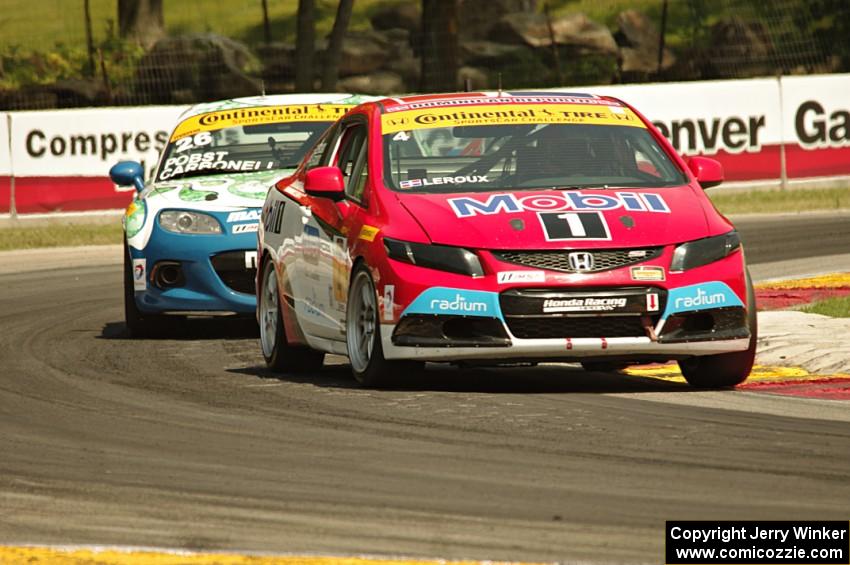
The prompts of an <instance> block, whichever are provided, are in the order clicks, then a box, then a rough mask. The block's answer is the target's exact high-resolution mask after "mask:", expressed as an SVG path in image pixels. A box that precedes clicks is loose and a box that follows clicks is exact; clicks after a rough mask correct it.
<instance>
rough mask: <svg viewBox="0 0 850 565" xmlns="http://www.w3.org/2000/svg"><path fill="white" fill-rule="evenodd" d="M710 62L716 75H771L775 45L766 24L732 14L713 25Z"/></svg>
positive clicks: (709, 50) (721, 76)
mask: <svg viewBox="0 0 850 565" xmlns="http://www.w3.org/2000/svg"><path fill="white" fill-rule="evenodd" d="M710 35H711V47H710V48H709V49H707V50H706V56H707V57H708V62H709V64H710V66H711V67H712V69H713V73H714V76H715V77H717V78H738V77H741V76H756V75H766V74H772V72H773V71H774V66H773V65H772V64H771V62H770V58H771V55H772V53H773V45H772V43H771V41H770V37H769V36H768V34H767V30H765V28H764V25H763V24H762V23H761V22H758V21H744V20H742V19H741V18H738V17H733V18H729V19H726V20H721V21H719V22H717V23H716V24H714V25H713V26H711V31H710Z"/></svg>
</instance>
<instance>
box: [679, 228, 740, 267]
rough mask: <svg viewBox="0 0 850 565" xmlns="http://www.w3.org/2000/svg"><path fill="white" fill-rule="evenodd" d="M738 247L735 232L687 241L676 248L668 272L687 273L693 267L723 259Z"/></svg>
mask: <svg viewBox="0 0 850 565" xmlns="http://www.w3.org/2000/svg"><path fill="white" fill-rule="evenodd" d="M739 247H741V238H740V237H739V236H738V232H736V231H735V230H732V231H730V232H729V233H725V234H723V235H718V236H715V237H707V238H705V239H698V240H696V241H689V242H687V243H683V244H681V245H679V246H678V247H676V251H674V252H673V261H672V262H671V263H670V270H671V271H687V270H688V269H693V268H694V267H702V266H703V265H708V264H709V263H713V262H714V261H719V260H720V259H723V258H724V257H726V256H727V255H729V254H730V253H732V252H733V251H735V250H736V249H738V248H739Z"/></svg>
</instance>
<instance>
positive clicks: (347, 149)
mask: <svg viewBox="0 0 850 565" xmlns="http://www.w3.org/2000/svg"><path fill="white" fill-rule="evenodd" d="M367 145H368V144H367V143H366V126H365V125H363V124H356V125H352V126H349V127H348V128H346V130H345V133H344V134H343V137H342V143H341V144H340V148H339V156H338V157H337V166H338V167H339V168H340V170H341V171H342V176H343V179H344V180H345V193H346V194H347V195H348V196H349V198H351V199H352V200H356V201H358V202H359V201H360V200H361V199H362V198H363V191H364V190H365V188H366V178H367V176H368V172H367V170H366V169H367V167H366V147H367Z"/></svg>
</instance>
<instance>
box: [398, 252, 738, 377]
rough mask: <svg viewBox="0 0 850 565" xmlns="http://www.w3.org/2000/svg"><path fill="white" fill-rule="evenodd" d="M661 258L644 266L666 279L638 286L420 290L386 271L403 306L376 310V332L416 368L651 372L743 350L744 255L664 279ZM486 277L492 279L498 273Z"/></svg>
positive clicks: (484, 285) (564, 280) (594, 282)
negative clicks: (640, 366) (505, 365)
mask: <svg viewBox="0 0 850 565" xmlns="http://www.w3.org/2000/svg"><path fill="white" fill-rule="evenodd" d="M669 252H670V250H666V253H663V254H659V255H656V256H655V257H653V258H652V260H650V261H648V263H649V265H651V266H654V267H662V266H663V268H664V270H665V273H666V274H665V276H664V277H662V278H661V279H660V280H657V281H652V282H644V281H639V280H637V277H635V276H633V275H632V274H631V273H632V272H631V270H630V269H628V268H626V269H616V270H611V271H607V272H604V273H599V274H590V275H569V276H567V277H564V276H562V275H558V274H555V276H553V277H551V279H550V273H549V272H546V273H545V276H546V279H545V280H538V281H536V282H534V283H531V284H529V283H517V284H512V283H507V284H505V283H502V284H499V283H498V281H496V280H494V279H496V278H497V277H495V276H493V274H490V275H488V276H485V277H480V278H478V279H470V278H469V277H465V278H464V277H462V276H459V275H441V281H440V282H442V283H443V284H445V285H446V286H436V285H429V286H426V285H427V283H423V282H422V281H423V279H424V277H421V276H419V277H417V276H415V275H414V273H415V271H413V270H412V269H419V271H420V272H422V271H423V269H421V268H417V267H410V266H407V265H400V264H397V263H391V264H390V266H391V267H393V269H394V272H393V273H392V274H393V278H394V280H395V281H404V284H400V285H398V286H397V287H396V288H395V289H394V293H393V294H394V296H395V297H398V296H399V295H402V294H403V295H404V298H403V299H402V300H404V302H403V303H406V304H407V305H406V306H404V307H399V306H398V305H397V303H396V302H395V301H393V308H392V310H389V309H388V306H389V304H388V303H386V302H384V304H383V310H382V312H383V313H384V315H385V317H386V318H389V315H388V314H389V313H390V312H392V313H393V314H395V315H394V316H393V319H392V320H389V319H386V318H385V320H384V321H385V323H384V324H383V325H382V326H381V340H382V345H383V351H384V355H385V357H386V358H387V359H416V360H423V361H481V362H486V361H495V362H520V361H538V362H539V361H580V360H597V359H607V360H620V361H646V362H649V361H667V360H676V359H684V358H688V357H692V356H699V355H715V354H722V353H732V352H738V351H744V350H746V349H747V348H748V347H749V346H750V336H751V334H750V328H749V321H748V319H749V316H748V313H750V312H751V309H753V308H755V305H754V304H751V303H750V304H748V303H747V302H748V297H747V292H746V281H745V276H744V272H745V269H744V265H743V256H742V254H741V253H735V254H733V255H730V256H729V257H727V258H725V259H722V260H720V261H718V262H716V263H713V264H711V265H707V266H704V267H699V268H695V269H692V270H689V271H687V272H684V273H671V272H669V271H666V265H667V264H669V262H668V261H669V256H668V255H669ZM487 270H488V271H489V272H490V273H496V272H498V271H499V266H498V265H493V266H491V268H489V269H487ZM538 278H540V279H542V277H539V276H538ZM461 281H462V282H461ZM457 283H461V284H457ZM464 287H465V288H464ZM470 287H472V288H470ZM400 290H401V291H402V292H399V291H400ZM384 294H386V292H384ZM411 295H412V296H411ZM408 297H410V298H408ZM399 310H401V312H399ZM397 312H398V314H396V313H397Z"/></svg>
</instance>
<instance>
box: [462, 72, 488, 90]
mask: <svg viewBox="0 0 850 565" xmlns="http://www.w3.org/2000/svg"><path fill="white" fill-rule="evenodd" d="M457 76H458V89H459V90H467V88H466V86H467V80H468V81H469V90H470V91H474V90H487V89H488V88H489V85H490V76H489V75H488V74H487V71H486V70H485V69H478V68H476V67H461V68H460V70H459V71H458V73H457Z"/></svg>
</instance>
